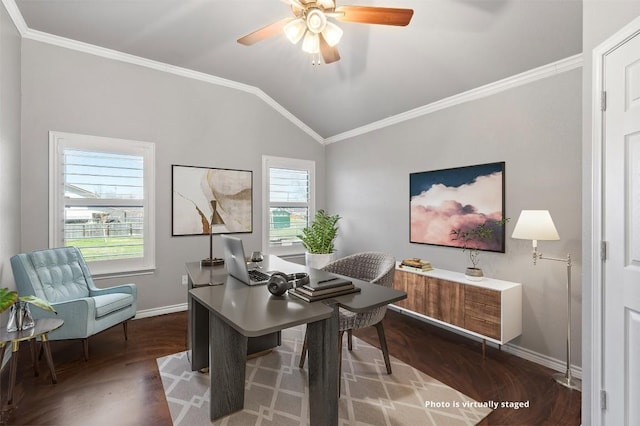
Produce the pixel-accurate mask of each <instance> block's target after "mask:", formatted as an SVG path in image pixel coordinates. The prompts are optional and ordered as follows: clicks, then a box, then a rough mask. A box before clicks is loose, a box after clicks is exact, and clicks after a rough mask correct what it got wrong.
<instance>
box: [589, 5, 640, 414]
mask: <svg viewBox="0 0 640 426" xmlns="http://www.w3.org/2000/svg"><path fill="white" fill-rule="evenodd" d="M582 7H583V21H582V31H583V37H582V47H583V52H584V54H583V55H584V64H585V67H584V74H583V75H584V78H583V85H582V86H583V90H582V124H583V126H582V134H583V147H582V157H583V184H582V188H583V189H582V191H583V194H584V196H583V223H584V229H583V232H582V237H583V256H584V257H585V259H587V258H588V256H590V254H591V252H592V250H593V247H592V245H591V238H592V235H591V222H592V212H591V206H592V202H593V197H592V195H591V194H592V188H591V182H592V178H593V176H592V161H593V155H592V150H591V143H592V141H591V139H592V136H593V135H592V125H593V120H592V96H593V95H592V84H593V82H592V76H593V70H592V63H593V49H594V48H595V47H597V46H598V45H599V44H600V43H602V42H603V41H605V40H606V39H607V38H609V37H610V36H612V35H613V34H615V33H616V32H617V31H618V30H619V29H621V28H622V27H624V26H625V25H626V24H628V23H629V22H631V21H632V20H634V19H635V18H636V17H638V16H640V2H639V1H637V0H634V1H615V2H613V1H603V0H589V1H585V2H584V4H583V6H582ZM585 263H586V262H585ZM592 283H593V277H592V276H591V270H590V268H585V270H584V276H583V296H582V300H583V306H584V309H583V313H582V327H583V340H582V344H583V348H584V353H583V377H584V380H583V385H582V394H583V395H584V397H583V398H582V422H583V424H584V425H590V424H591V423H592V419H591V416H590V414H591V410H590V408H591V407H590V406H591V400H590V399H589V398H588V395H589V394H590V393H591V392H592V391H594V392H597V390H598V389H593V390H592V389H591V386H590V382H589V381H590V379H591V368H590V366H591V362H592V361H591V360H592V358H591V353H590V352H589V348H590V346H591V332H592V323H591V316H592V315H591V303H592V298H591V289H592Z"/></svg>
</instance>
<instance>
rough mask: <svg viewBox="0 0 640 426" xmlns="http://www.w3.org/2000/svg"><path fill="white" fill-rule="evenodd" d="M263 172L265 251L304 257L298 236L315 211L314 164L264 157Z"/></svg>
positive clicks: (307, 161) (305, 161)
mask: <svg viewBox="0 0 640 426" xmlns="http://www.w3.org/2000/svg"><path fill="white" fill-rule="evenodd" d="M262 171H263V178H262V182H263V191H262V194H263V200H264V201H263V206H264V208H263V212H264V214H263V218H264V219H263V226H262V229H263V239H262V241H263V251H264V252H265V253H271V254H280V255H286V254H298V253H303V252H304V248H303V246H302V243H301V242H300V240H299V239H298V234H300V233H301V232H302V229H303V228H305V227H306V226H307V225H308V224H309V215H310V213H312V212H313V211H314V206H315V162H314V161H309V160H296V159H291V158H280V157H268V156H264V157H263V158H262Z"/></svg>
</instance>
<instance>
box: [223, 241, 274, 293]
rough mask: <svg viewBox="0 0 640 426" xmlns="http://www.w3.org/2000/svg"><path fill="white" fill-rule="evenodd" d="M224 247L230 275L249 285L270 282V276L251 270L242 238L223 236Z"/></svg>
mask: <svg viewBox="0 0 640 426" xmlns="http://www.w3.org/2000/svg"><path fill="white" fill-rule="evenodd" d="M221 238H222V244H223V246H224V261H225V264H226V265H227V272H229V275H231V276H232V277H234V278H235V279H237V280H240V281H242V282H243V283H245V284H247V285H261V284H266V283H267V282H269V278H270V277H271V276H270V275H269V274H267V273H265V272H262V271H260V270H258V269H257V268H255V269H249V268H248V267H247V262H246V260H245V256H244V247H243V245H242V240H241V239H240V238H235V237H230V236H228V235H221Z"/></svg>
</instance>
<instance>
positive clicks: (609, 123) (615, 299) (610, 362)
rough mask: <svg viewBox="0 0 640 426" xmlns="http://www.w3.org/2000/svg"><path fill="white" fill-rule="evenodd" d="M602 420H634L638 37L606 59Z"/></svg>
mask: <svg viewBox="0 0 640 426" xmlns="http://www.w3.org/2000/svg"><path fill="white" fill-rule="evenodd" d="M603 71H604V74H603V76H604V90H605V91H606V110H605V112H604V118H603V131H604V134H603V136H604V146H603V152H604V157H603V158H604V173H603V179H604V182H603V183H604V193H603V201H604V204H603V205H604V211H603V227H604V229H603V231H604V232H603V233H604V239H605V240H606V241H608V253H607V260H606V261H605V262H604V264H603V272H604V277H603V288H604V330H603V340H604V341H603V342H602V343H603V346H602V347H603V356H604V360H603V361H604V367H603V373H604V374H603V388H604V390H605V391H606V395H607V398H606V409H605V410H604V423H605V424H606V425H616V426H617V425H640V34H636V35H635V36H634V37H632V38H631V39H629V40H627V41H626V42H625V43H623V44H621V45H620V46H618V47H617V48H616V49H614V50H612V51H611V52H610V53H608V54H607V55H606V57H605V60H604V70H603Z"/></svg>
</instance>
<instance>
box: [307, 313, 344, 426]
mask: <svg viewBox="0 0 640 426" xmlns="http://www.w3.org/2000/svg"><path fill="white" fill-rule="evenodd" d="M333 309H334V311H333V315H332V316H331V317H330V318H327V319H326V320H322V321H316V322H312V323H309V324H307V339H308V342H307V345H308V352H307V353H308V354H309V418H310V422H311V426H315V425H320V426H329V425H337V424H338V380H340V377H339V375H340V371H339V370H338V326H339V324H338V306H337V305H333Z"/></svg>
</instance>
